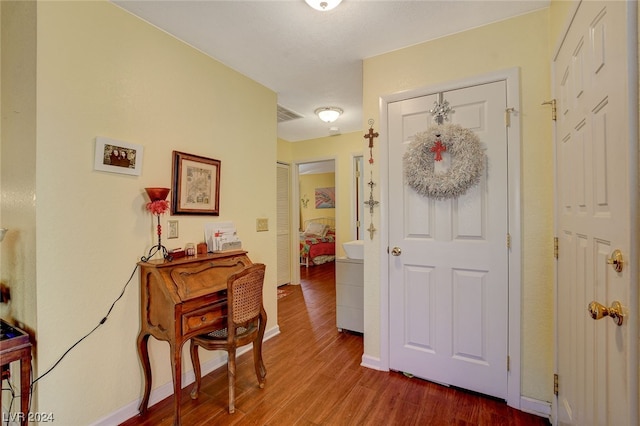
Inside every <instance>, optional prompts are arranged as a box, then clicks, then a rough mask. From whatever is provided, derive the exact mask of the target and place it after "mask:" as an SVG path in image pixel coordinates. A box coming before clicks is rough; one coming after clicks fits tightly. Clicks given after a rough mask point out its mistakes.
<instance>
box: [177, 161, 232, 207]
mask: <svg viewBox="0 0 640 426" xmlns="http://www.w3.org/2000/svg"><path fill="white" fill-rule="evenodd" d="M172 164H173V167H172V173H171V174H172V184H171V185H172V186H171V194H172V196H171V214H174V215H177V214H201V215H212V216H218V215H219V214H220V160H215V159H213V158H207V157H201V156H199V155H193V154H187V153H185V152H179V151H173V163H172Z"/></svg>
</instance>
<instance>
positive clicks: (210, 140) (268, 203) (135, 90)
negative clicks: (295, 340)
mask: <svg viewBox="0 0 640 426" xmlns="http://www.w3.org/2000/svg"><path fill="white" fill-rule="evenodd" d="M30 3H31V2H30ZM31 4H32V5H34V4H35V3H31ZM9 11H10V7H7V6H6V3H4V4H3V7H2V12H3V22H2V23H3V32H4V31H5V25H4V24H5V23H6V20H5V19H9V18H12V17H10V16H8V15H6V13H7V12H9ZM34 18H36V16H35V15H32V16H31V18H30V19H25V22H24V24H27V25H31V26H32V27H31V28H34V29H36V28H37V45H36V44H35V43H29V44H28V47H29V49H26V50H25V49H22V47H24V46H22V45H17V44H19V43H21V39H19V38H12V39H11V40H9V39H8V38H5V37H3V41H4V45H3V49H2V65H3V80H2V81H3V87H2V89H3V90H2V94H3V98H2V101H3V102H2V104H3V111H6V110H14V106H13V105H12V104H9V105H7V103H8V101H7V98H6V97H5V94H6V93H7V91H8V90H9V87H7V86H6V85H5V81H7V80H5V79H4V76H5V75H6V74H5V73H4V70H5V68H6V67H10V66H12V65H11V64H13V66H16V65H17V64H19V63H20V62H13V61H12V63H11V64H9V63H8V62H6V61H7V59H16V58H18V59H21V60H22V61H28V60H29V59H30V58H33V59H37V62H36V61H35V60H34V61H33V62H31V63H30V64H31V65H33V67H36V68H34V72H35V71H36V70H37V73H34V74H30V75H29V76H28V77H34V78H35V79H36V80H35V81H32V83H35V84H32V85H31V88H32V90H26V89H25V90H24V92H20V93H17V94H16V96H17V97H18V98H20V100H21V101H22V100H24V101H25V102H26V103H27V106H28V104H29V103H32V104H33V105H34V106H36V107H37V110H36V109H33V110H31V109H29V108H27V109H26V110H17V111H16V113H15V114H14V115H12V117H10V118H11V120H13V121H14V122H17V124H15V126H16V127H21V128H22V130H26V133H24V134H23V133H22V132H20V133H18V132H13V131H6V132H5V129H4V128H3V133H2V136H3V144H2V159H3V168H2V177H3V182H2V219H3V226H6V227H9V228H11V229H15V230H16V233H15V237H12V239H10V241H8V245H6V246H3V268H2V279H3V281H8V283H9V284H10V285H11V286H12V287H13V288H15V289H16V290H17V292H18V293H20V292H21V291H20V290H18V289H24V288H26V289H27V290H28V291H29V292H30V294H28V295H26V296H25V297H26V298H27V299H29V300H30V301H32V302H33V305H32V306H31V307H30V309H32V310H34V312H35V315H34V314H29V313H28V312H20V315H19V316H20V318H18V319H21V320H23V321H28V322H29V325H30V326H32V327H34V328H36V329H37V341H38V343H37V358H38V362H37V365H38V368H37V371H36V373H35V374H36V376H37V375H39V374H42V373H43V372H45V370H46V369H47V368H49V367H50V366H52V365H53V364H54V363H55V361H56V360H57V359H58V358H59V357H60V356H61V355H62V354H63V353H64V351H65V350H66V349H67V348H69V347H70V346H71V345H72V344H73V343H75V342H76V341H77V340H78V339H79V338H80V337H82V336H83V335H84V334H86V333H87V332H88V331H90V330H91V329H92V328H93V327H94V326H95V325H96V324H98V322H99V321H100V320H101V319H102V318H103V316H104V315H105V314H106V312H107V310H108V309H109V307H110V305H111V303H112V302H113V301H114V300H115V299H116V298H117V296H118V295H119V294H120V292H121V290H122V288H123V287H124V285H125V283H126V281H127V279H128V278H129V276H130V274H131V273H132V271H133V270H134V267H135V265H136V262H137V261H138V260H139V259H140V257H141V256H143V255H145V254H147V252H148V250H149V248H150V247H151V246H152V245H153V244H154V242H155V236H154V223H153V219H152V217H151V216H150V215H149V214H147V213H146V212H145V211H144V204H145V203H146V202H147V199H146V195H145V193H144V188H145V187H148V186H170V185H171V153H172V150H179V151H184V152H188V153H192V154H198V155H202V156H206V157H212V158H216V159H219V160H221V162H222V166H221V173H222V177H221V188H220V216H219V217H201V216H174V217H166V216H165V217H163V219H162V223H163V225H166V220H167V219H169V218H171V219H177V220H179V232H180V238H179V239H177V240H166V239H163V242H164V243H165V244H166V245H168V246H171V247H175V246H180V245H184V244H185V243H186V242H196V241H199V240H201V239H202V236H203V228H204V224H205V223H206V222H209V221H216V220H231V221H234V222H235V223H236V225H237V227H238V232H239V235H240V237H241V238H242V241H243V248H245V249H246V250H248V251H249V255H250V257H251V258H252V260H253V261H254V262H263V263H266V264H267V277H266V282H265V306H266V309H267V313H268V315H269V323H268V324H267V332H269V330H270V329H272V328H273V327H275V326H276V321H277V312H276V309H277V300H276V265H277V262H276V252H277V250H276V236H275V233H274V231H269V232H260V233H257V232H256V230H255V221H256V218H258V217H266V218H268V219H270V221H271V223H276V195H275V194H276V168H275V163H276V129H277V126H276V122H275V120H274V117H275V116H276V101H277V100H276V94H275V93H273V92H272V91H271V90H268V89H267V88H265V87H263V86H261V85H259V84H257V83H256V82H254V81H252V80H250V79H248V78H246V77H244V76H242V75H240V74H238V73H237V72H235V71H233V70H231V69H229V68H227V67H225V66H223V65H222V64H220V63H219V62H217V61H215V60H212V59H211V58H209V57H207V56H205V55H204V54H202V53H200V52H198V51H196V50H195V49H193V48H191V47H189V46H187V45H185V44H184V43H182V42H179V41H177V40H175V39H174V38H172V37H170V36H169V35H167V34H166V33H164V32H162V31H160V30H158V29H156V28H154V27H152V26H150V25H148V24H146V23H144V22H143V21H141V20H139V19H137V18H135V17H133V16H131V15H129V14H128V13H127V12H125V11H123V10H121V9H119V8H118V7H116V6H114V5H113V4H111V3H109V2H106V1H94V2H38V3H37V20H35V19H34ZM36 22H37V24H36ZM34 34H35V33H34ZM7 44H8V46H9V47H10V48H9V49H7V50H5V47H6V46H7ZM9 55H10V56H9ZM13 71H15V69H14V70H13ZM35 88H37V92H33V89H35ZM22 98H25V99H22ZM35 111H37V114H36V113H35ZM18 113H20V115H18ZM24 113H27V114H29V113H33V114H35V115H34V116H33V117H35V119H34V120H31V121H30V122H29V121H28V120H27V122H26V123H22V122H20V121H19V120H23V118H22V114H24ZM247 123H251V125H250V126H247V125H246V124H247ZM96 136H105V137H111V138H115V139H118V140H123V141H127V142H131V143H136V144H140V145H142V146H143V147H144V162H143V167H142V175H141V176H139V177H136V176H127V175H121V174H112V173H105V172H98V171H94V170H93V155H94V140H95V137H96ZM9 159H10V160H11V161H12V164H15V165H14V166H13V167H12V168H9V167H7V169H5V166H6V165H7V164H9V163H8V162H7V161H8V160H9ZM35 164H37V167H34V165H35ZM10 172H11V173H13V172H15V175H10V176H8V177H7V175H9V174H10ZM20 173H21V174H22V175H20ZM23 176H25V177H26V178H27V182H29V181H32V182H34V183H33V184H31V185H29V184H27V185H25V186H20V185H19V182H20V179H21V178H22V177H23ZM34 189H35V191H34ZM34 201H35V202H34ZM14 206H15V207H14ZM22 208H24V210H25V211H24V214H23V215H17V214H16V211H17V209H22ZM23 222H26V223H25V224H23ZM36 229H37V233H34V232H35V230H36ZM32 234H33V236H32ZM31 239H34V241H35V242H32V241H30V240H31ZM3 244H5V243H3ZM14 249H15V251H14ZM8 251H11V253H12V255H11V256H8V255H7V252H8ZM7 258H9V259H7ZM34 263H35V269H34V273H32V272H29V273H23V272H22V271H25V270H27V271H30V270H31V269H33V268H34V266H33V265H34ZM35 277H37V280H36V279H35ZM25 278H26V279H25ZM30 286H32V287H30ZM29 289H30V290H29ZM138 291H139V286H138V274H137V273H136V274H135V275H134V279H133V280H132V282H131V283H130V284H129V286H128V287H127V289H126V292H125V294H124V297H123V298H122V299H121V300H120V301H119V302H118V304H117V305H116V306H115V308H114V309H113V311H112V313H111V315H110V317H109V320H108V321H107V322H106V323H105V324H104V325H103V326H102V327H101V328H99V329H98V331H97V332H95V333H94V334H92V335H91V336H90V337H88V338H87V339H86V340H84V341H83V342H82V343H81V344H79V345H78V346H77V347H76V348H75V349H73V350H72V351H71V352H70V353H69V354H68V355H67V356H66V358H65V359H64V360H63V361H62V362H61V363H60V364H59V365H58V366H57V367H56V368H55V369H54V370H53V371H52V372H51V373H50V374H49V375H47V376H45V377H44V378H43V379H42V380H40V381H39V382H38V384H37V387H36V393H37V405H36V406H33V407H32V408H33V409H34V410H37V411H41V412H53V413H54V415H55V418H56V424H61V425H62V424H64V425H70V426H73V425H86V424H90V423H92V422H95V421H97V420H99V419H100V418H102V417H104V416H107V415H109V414H110V413H113V412H114V411H117V410H121V409H122V408H123V407H135V404H136V401H137V400H138V399H139V398H140V396H141V390H142V385H141V380H142V373H141V367H140V363H139V361H138V356H137V353H136V345H135V342H136V335H137V333H138V330H139V309H140V308H139V294H138ZM36 298H37V301H38V303H37V304H35V300H36ZM36 315H37V322H36V323H34V321H35V318H36ZM151 341H152V342H151V345H150V351H151V365H152V370H153V374H154V383H153V386H154V388H156V387H158V386H160V385H164V384H167V383H170V381H171V376H170V364H169V353H168V346H167V345H166V344H165V343H160V342H155V341H154V339H151ZM185 354H186V352H185ZM212 354H213V353H212ZM218 356H220V355H218ZM207 359H211V356H208V358H207ZM186 360H187V361H186V362H185V365H184V367H185V369H186V370H191V366H190V363H189V362H188V360H189V357H188V356H186ZM205 361H206V359H205ZM131 404H133V405H131Z"/></svg>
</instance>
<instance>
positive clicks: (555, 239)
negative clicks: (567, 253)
mask: <svg viewBox="0 0 640 426" xmlns="http://www.w3.org/2000/svg"><path fill="white" fill-rule="evenodd" d="M559 253H560V248H559V247H558V237H553V257H554V258H555V259H557V258H558V254H559Z"/></svg>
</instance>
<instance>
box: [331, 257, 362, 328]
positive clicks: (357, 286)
mask: <svg viewBox="0 0 640 426" xmlns="http://www.w3.org/2000/svg"><path fill="white" fill-rule="evenodd" d="M336 323H337V325H338V330H340V331H342V330H343V329H344V330H351V331H357V332H358V333H364V264H363V261H362V260H361V259H347V258H338V259H336Z"/></svg>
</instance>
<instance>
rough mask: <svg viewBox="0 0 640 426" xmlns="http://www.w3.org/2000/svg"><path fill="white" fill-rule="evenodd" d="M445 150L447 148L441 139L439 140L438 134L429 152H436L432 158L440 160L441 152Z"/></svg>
mask: <svg viewBox="0 0 640 426" xmlns="http://www.w3.org/2000/svg"><path fill="white" fill-rule="evenodd" d="M446 150H447V147H446V146H444V145H443V144H442V141H441V140H440V136H437V139H436V143H435V145H433V146H432V147H431V152H435V153H436V157H435V158H434V160H436V161H442V153H443V152H445V151H446Z"/></svg>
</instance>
